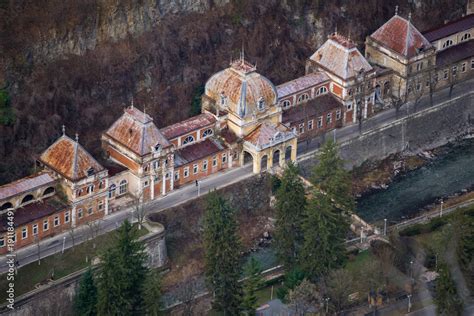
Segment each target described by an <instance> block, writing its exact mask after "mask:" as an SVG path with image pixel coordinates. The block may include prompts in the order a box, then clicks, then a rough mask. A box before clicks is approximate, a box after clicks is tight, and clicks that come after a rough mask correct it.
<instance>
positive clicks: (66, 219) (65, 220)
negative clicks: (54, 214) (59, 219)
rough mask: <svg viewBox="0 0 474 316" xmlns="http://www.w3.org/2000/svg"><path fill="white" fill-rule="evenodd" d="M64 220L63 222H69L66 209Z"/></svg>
mask: <svg viewBox="0 0 474 316" xmlns="http://www.w3.org/2000/svg"><path fill="white" fill-rule="evenodd" d="M64 222H65V223H69V211H67V212H66V213H64Z"/></svg>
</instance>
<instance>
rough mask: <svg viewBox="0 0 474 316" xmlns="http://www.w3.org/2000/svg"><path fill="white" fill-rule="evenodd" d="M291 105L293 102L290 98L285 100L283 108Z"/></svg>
mask: <svg viewBox="0 0 474 316" xmlns="http://www.w3.org/2000/svg"><path fill="white" fill-rule="evenodd" d="M290 106H291V102H290V101H288V100H285V101H283V108H284V109H287V108H289V107H290Z"/></svg>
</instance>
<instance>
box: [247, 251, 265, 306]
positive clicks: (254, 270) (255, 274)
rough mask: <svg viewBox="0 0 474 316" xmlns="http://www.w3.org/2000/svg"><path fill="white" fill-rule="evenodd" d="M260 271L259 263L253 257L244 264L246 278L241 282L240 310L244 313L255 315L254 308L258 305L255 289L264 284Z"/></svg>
mask: <svg viewBox="0 0 474 316" xmlns="http://www.w3.org/2000/svg"><path fill="white" fill-rule="evenodd" d="M261 273H262V268H261V266H260V263H259V262H258V261H257V260H256V259H255V258H253V257H252V258H251V259H250V261H249V262H248V263H247V264H246V265H245V266H244V275H245V277H246V279H245V281H244V282H243V283H244V286H243V292H244V294H243V298H242V311H243V312H244V314H245V315H255V309H256V308H257V307H258V306H257V290H258V289H259V288H261V287H262V286H263V284H264V282H263V278H262V275H261Z"/></svg>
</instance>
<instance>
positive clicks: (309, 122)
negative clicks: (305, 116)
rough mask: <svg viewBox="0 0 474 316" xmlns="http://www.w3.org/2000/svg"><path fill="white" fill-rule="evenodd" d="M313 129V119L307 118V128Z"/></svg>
mask: <svg viewBox="0 0 474 316" xmlns="http://www.w3.org/2000/svg"><path fill="white" fill-rule="evenodd" d="M312 129H313V120H309V121H308V130H312Z"/></svg>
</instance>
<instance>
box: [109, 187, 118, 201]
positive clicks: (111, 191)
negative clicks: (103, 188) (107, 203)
mask: <svg viewBox="0 0 474 316" xmlns="http://www.w3.org/2000/svg"><path fill="white" fill-rule="evenodd" d="M116 188H117V187H116V186H115V184H112V185H111V186H110V187H109V199H111V198H113V197H114V196H115V189H116Z"/></svg>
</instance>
